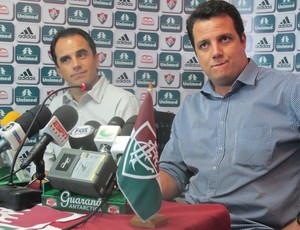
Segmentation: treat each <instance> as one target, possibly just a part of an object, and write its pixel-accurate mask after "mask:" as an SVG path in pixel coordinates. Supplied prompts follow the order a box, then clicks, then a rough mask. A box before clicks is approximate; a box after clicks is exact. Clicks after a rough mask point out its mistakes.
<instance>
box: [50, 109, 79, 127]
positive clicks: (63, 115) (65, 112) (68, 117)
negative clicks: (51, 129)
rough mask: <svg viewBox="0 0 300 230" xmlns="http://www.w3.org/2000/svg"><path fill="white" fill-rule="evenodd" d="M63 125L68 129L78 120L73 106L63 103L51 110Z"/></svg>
mask: <svg viewBox="0 0 300 230" xmlns="http://www.w3.org/2000/svg"><path fill="white" fill-rule="evenodd" d="M53 116H56V117H57V119H58V120H59V121H60V123H61V124H62V125H63V127H64V128H65V129H66V130H67V131H69V130H70V129H72V128H73V127H74V126H75V124H76V123H77V121H78V113H77V111H76V109H75V108H73V107H72V106H70V105H63V106H61V107H59V108H58V109H56V110H55V111H54V112H53Z"/></svg>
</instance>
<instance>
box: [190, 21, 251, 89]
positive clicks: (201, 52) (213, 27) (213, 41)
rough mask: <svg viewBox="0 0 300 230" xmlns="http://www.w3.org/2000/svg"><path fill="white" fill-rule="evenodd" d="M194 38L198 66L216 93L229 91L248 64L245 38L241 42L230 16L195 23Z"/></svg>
mask: <svg viewBox="0 0 300 230" xmlns="http://www.w3.org/2000/svg"><path fill="white" fill-rule="evenodd" d="M193 35H194V41H195V52H196V55H197V57H198V60H199V64H200V66H201V68H202V70H203V72H204V73H205V74H206V75H207V77H208V78H209V79H210V80H211V81H212V83H213V84H214V86H215V91H216V92H218V90H219V89H221V91H223V90H222V89H225V88H226V89H227V90H228V88H230V86H231V85H232V83H233V82H234V81H235V79H236V78H237V77H238V76H239V74H240V73H241V72H242V70H243V69H244V68H245V66H246V65H247V63H248V59H247V56H246V53H245V48H246V37H245V35H243V36H242V39H240V37H239V35H238V34H237V32H236V31H235V28H234V24H233V21H232V19H231V18H230V17H229V16H222V17H212V18H210V19H209V20H198V21H196V22H195V24H194V27H193Z"/></svg>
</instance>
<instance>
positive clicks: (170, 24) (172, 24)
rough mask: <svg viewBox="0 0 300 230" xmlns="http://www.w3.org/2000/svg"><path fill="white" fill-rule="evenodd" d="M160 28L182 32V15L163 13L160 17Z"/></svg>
mask: <svg viewBox="0 0 300 230" xmlns="http://www.w3.org/2000/svg"><path fill="white" fill-rule="evenodd" d="M160 29H161V31H163V32H181V31H182V17H181V16H174V15H162V16H161V17H160Z"/></svg>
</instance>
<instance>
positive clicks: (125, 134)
mask: <svg viewBox="0 0 300 230" xmlns="http://www.w3.org/2000/svg"><path fill="white" fill-rule="evenodd" d="M136 118H137V115H134V116H132V117H130V118H129V119H128V120H127V121H126V122H125V124H124V126H123V128H122V130H121V132H120V134H119V135H118V136H117V137H116V138H115V140H114V143H113V145H112V147H111V150H110V152H111V155H112V157H113V159H114V160H115V162H118V161H119V159H120V157H121V156H122V155H123V153H124V151H125V149H126V146H127V144H128V142H129V140H130V136H131V132H132V130H133V128H134V124H135V121H136Z"/></svg>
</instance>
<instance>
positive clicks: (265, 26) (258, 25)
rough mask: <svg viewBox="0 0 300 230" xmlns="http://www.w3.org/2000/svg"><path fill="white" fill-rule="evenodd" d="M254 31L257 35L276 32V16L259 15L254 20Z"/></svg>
mask: <svg viewBox="0 0 300 230" xmlns="http://www.w3.org/2000/svg"><path fill="white" fill-rule="evenodd" d="M254 31H255V32H256V33H271V32H274V31H275V16H274V15H258V16H255V18H254Z"/></svg>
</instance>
